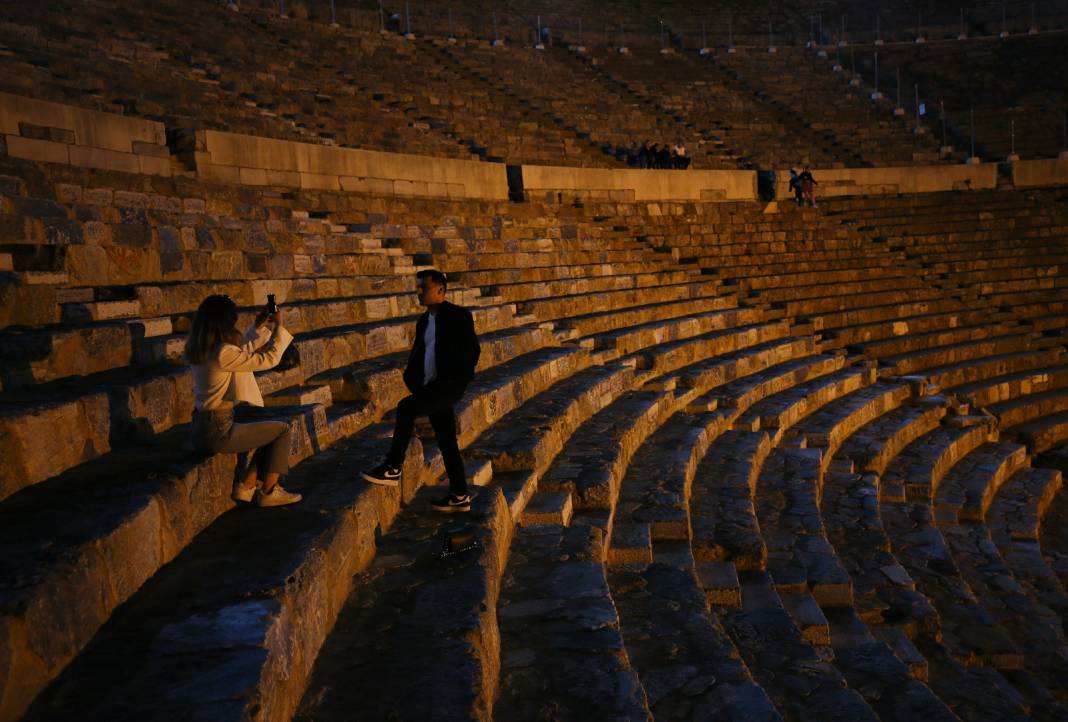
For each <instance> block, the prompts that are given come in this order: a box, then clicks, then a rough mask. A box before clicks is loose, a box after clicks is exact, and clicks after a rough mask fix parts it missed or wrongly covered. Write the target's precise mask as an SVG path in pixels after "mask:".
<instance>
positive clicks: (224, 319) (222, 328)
mask: <svg viewBox="0 0 1068 722" xmlns="http://www.w3.org/2000/svg"><path fill="white" fill-rule="evenodd" d="M223 343H232V344H234V345H235V346H240V345H241V334H240V333H239V332H238V330H237V305H236V304H235V303H234V302H233V301H231V300H230V297H229V296H208V297H207V298H205V299H204V300H203V301H202V302H201V304H200V308H198V309H197V313H196V315H195V316H193V327H192V328H190V329H189V337H188V338H187V339H186V341H185V357H186V359H187V360H188V361H189V363H192V364H205V363H209V362H210V361H212V359H213V358H214V354H215V349H216V348H218V346H219V344H223Z"/></svg>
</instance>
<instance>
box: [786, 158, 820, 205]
mask: <svg viewBox="0 0 1068 722" xmlns="http://www.w3.org/2000/svg"><path fill="white" fill-rule="evenodd" d="M817 185H818V184H817V182H816V179H815V178H813V177H812V171H811V170H809V167H808V166H807V165H802V166H801V169H800V170H798V169H797V168H791V169H790V190H791V191H793V194H794V202H795V203H797V205H801V204H802V203H808V204H810V205H811V206H812V207H813V208H815V207H816V186H817Z"/></svg>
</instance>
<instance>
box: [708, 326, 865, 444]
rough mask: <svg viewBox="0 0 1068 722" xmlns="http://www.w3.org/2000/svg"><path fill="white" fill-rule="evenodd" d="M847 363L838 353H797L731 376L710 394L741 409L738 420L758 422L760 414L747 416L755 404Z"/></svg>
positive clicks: (724, 404) (722, 404)
mask: <svg viewBox="0 0 1068 722" xmlns="http://www.w3.org/2000/svg"><path fill="white" fill-rule="evenodd" d="M805 346H808V344H805ZM844 365H845V358H844V357H843V356H841V355H838V354H811V355H809V354H806V355H797V356H795V357H794V358H789V359H787V360H786V361H784V362H783V363H778V364H775V365H773V366H767V367H765V368H763V369H758V370H756V372H755V373H749V374H746V375H745V376H741V377H740V378H735V379H733V380H730V381H728V382H727V383H725V384H723V385H721V386H719V387H718V388H715V389H714V390H713V391H712V393H711V394H710V397H711V398H713V399H715V401H716V402H717V405H718V406H719V407H720V408H725V409H726V408H730V409H738V414H737V416H738V418H739V420H741V419H746V422H747V423H751V424H753V425H757V424H758V423H759V419H758V418H753V417H751V416H746V414H747V413H748V411H749V410H750V409H751V408H752V407H753V406H754V405H755V404H758V403H760V402H762V401H764V400H765V399H768V398H770V397H773V396H775V395H776V394H778V393H781V392H783V391H787V390H789V389H791V388H794V387H795V386H797V385H799V384H802V383H804V382H805V381H807V380H809V379H813V378H820V377H823V376H826V375H827V374H831V373H834V372H836V371H839V370H841V369H842V368H843V366H844Z"/></svg>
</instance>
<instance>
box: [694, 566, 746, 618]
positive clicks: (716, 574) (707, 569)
mask: <svg viewBox="0 0 1068 722" xmlns="http://www.w3.org/2000/svg"><path fill="white" fill-rule="evenodd" d="M696 573H697V580H698V583H699V584H700V587H701V590H702V591H703V592H704V593H705V598H706V600H707V601H708V604H709V606H711V607H727V608H732V609H738V608H741V606H742V588H741V585H740V584H739V582H738V570H737V568H736V567H735V566H734V562H698V563H697V565H696Z"/></svg>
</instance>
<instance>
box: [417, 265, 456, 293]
mask: <svg viewBox="0 0 1068 722" xmlns="http://www.w3.org/2000/svg"><path fill="white" fill-rule="evenodd" d="M415 277H416V278H429V279H430V280H431V281H433V282H434V283H435V284H437V285H438V286H441V287H442V288H448V287H449V279H448V278H446V277H445V274H444V273H442V272H441V271H439V270H438V269H436V268H424V269H423V270H422V271H419V272H418V273H416V274H415Z"/></svg>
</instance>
